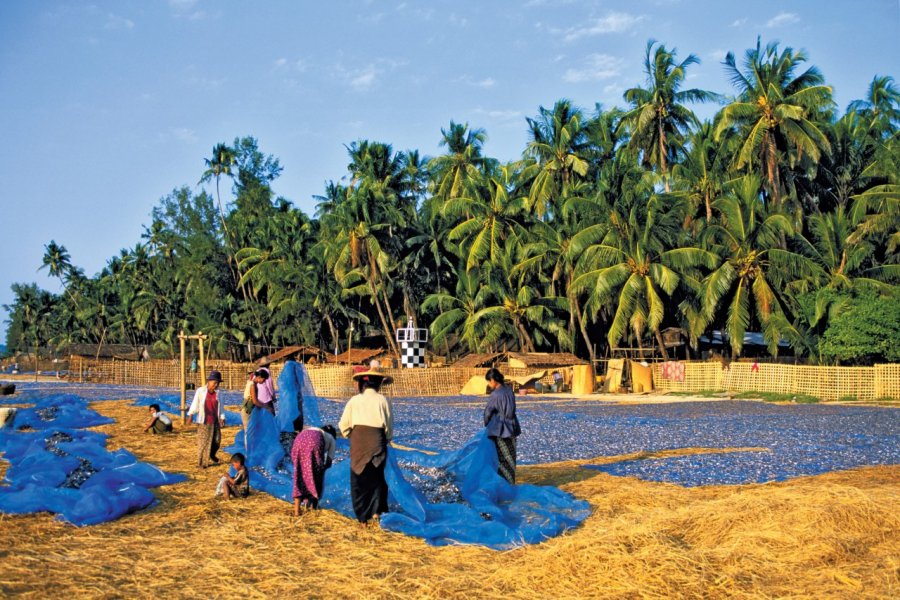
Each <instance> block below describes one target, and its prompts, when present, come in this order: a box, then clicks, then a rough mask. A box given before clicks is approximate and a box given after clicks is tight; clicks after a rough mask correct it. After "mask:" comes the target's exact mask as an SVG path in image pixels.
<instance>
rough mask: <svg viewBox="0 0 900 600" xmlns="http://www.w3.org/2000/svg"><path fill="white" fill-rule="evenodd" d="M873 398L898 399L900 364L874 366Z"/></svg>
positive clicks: (899, 395) (899, 394)
mask: <svg viewBox="0 0 900 600" xmlns="http://www.w3.org/2000/svg"><path fill="white" fill-rule="evenodd" d="M874 368H875V392H874V393H875V397H876V398H884V397H889V398H900V364H893V365H875V367H874Z"/></svg>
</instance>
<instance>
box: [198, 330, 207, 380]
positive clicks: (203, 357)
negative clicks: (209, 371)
mask: <svg viewBox="0 0 900 600" xmlns="http://www.w3.org/2000/svg"><path fill="white" fill-rule="evenodd" d="M197 339H198V340H200V375H201V376H202V377H206V355H205V354H204V353H203V340H205V339H206V336H205V335H203V332H202V331H201V332H200V333H198V334H197Z"/></svg>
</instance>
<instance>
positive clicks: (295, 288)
mask: <svg viewBox="0 0 900 600" xmlns="http://www.w3.org/2000/svg"><path fill="white" fill-rule="evenodd" d="M697 62H698V59H697V58H696V57H695V56H694V55H692V54H687V55H686V58H684V59H683V60H680V61H679V60H678V59H677V54H676V51H675V50H674V49H671V50H670V49H668V48H667V47H666V46H665V45H664V44H658V43H656V42H654V41H652V40H651V41H650V42H649V43H648V44H647V48H646V55H645V61H644V70H645V74H646V81H645V83H644V84H643V86H635V87H632V88H630V89H628V91H626V92H625V96H624V100H625V103H626V104H627V107H626V108H625V109H621V108H617V107H609V108H604V107H602V106H600V105H599V104H597V105H595V107H594V109H593V110H592V111H585V110H583V109H582V108H579V107H577V106H575V105H574V104H573V103H572V102H571V101H569V100H566V99H560V100H558V101H556V102H555V103H553V105H552V107H550V108H544V107H539V108H538V110H537V114H536V115H535V116H533V117H531V118H527V119H525V124H526V125H527V127H528V133H529V136H528V141H527V144H526V146H525V147H524V148H523V151H522V156H521V158H520V160H515V161H512V162H509V163H505V164H501V163H500V161H498V160H497V159H496V158H493V157H490V156H487V155H486V154H485V145H484V144H485V141H486V140H487V134H486V132H485V131H484V130H482V129H480V128H478V127H475V126H472V125H470V124H469V123H457V122H456V121H454V120H451V121H450V122H449V126H448V127H447V128H446V129H441V130H440V133H441V137H440V139H439V145H440V148H441V150H440V154H439V155H438V156H435V157H425V156H422V155H421V154H420V153H419V152H418V151H417V150H415V149H412V150H395V149H394V148H393V147H392V146H391V145H390V144H387V143H384V142H379V141H373V140H366V139H360V140H356V141H353V142H351V143H349V144H348V145H347V155H348V165H347V170H346V172H345V173H336V174H331V175H333V176H334V177H335V179H334V180H332V181H329V182H328V183H327V184H326V185H325V187H324V190H323V193H322V195H321V196H317V197H316V198H315V199H316V201H317V202H318V205H317V207H316V210H315V214H314V215H313V216H308V215H306V214H304V213H303V212H302V211H300V210H298V209H296V208H295V207H294V206H293V205H292V203H291V202H290V201H288V200H287V199H285V198H281V197H277V196H276V194H275V192H274V191H273V189H272V187H271V186H272V183H273V182H274V181H275V180H276V179H277V178H278V177H279V175H280V174H281V171H282V166H281V163H280V161H279V160H278V159H277V158H276V157H274V156H272V155H269V154H266V153H265V152H263V151H262V150H261V149H260V147H259V144H258V143H257V140H256V139H254V138H252V137H236V138H234V140H233V142H232V143H231V144H227V143H218V144H216V145H215V146H214V147H213V149H212V152H211V153H210V155H209V157H208V158H206V159H205V163H204V165H203V168H202V170H201V171H200V172H199V173H198V175H199V179H200V182H201V184H202V185H207V186H208V188H209V191H208V192H207V191H206V190H203V189H202V190H199V191H197V192H194V191H192V190H191V189H190V188H188V187H181V188H178V189H175V190H173V191H172V192H171V193H170V194H168V195H167V196H165V197H164V198H162V199H161V200H160V201H159V203H158V205H157V206H156V207H155V208H154V209H153V212H152V214H151V220H150V224H149V225H148V226H147V227H146V229H145V231H144V234H143V236H142V239H141V240H140V243H136V244H135V245H134V246H133V247H130V248H125V249H123V250H121V251H120V252H119V253H118V254H116V255H115V256H113V257H111V258H110V259H109V261H108V263H107V265H106V266H105V267H104V268H103V270H102V271H101V272H100V273H98V274H97V275H95V276H93V277H87V276H85V274H84V272H83V271H82V270H81V269H80V268H78V267H77V266H76V264H75V261H74V259H73V257H72V256H71V255H70V253H69V252H68V250H67V249H66V247H65V246H64V245H62V244H60V243H58V242H56V241H55V240H51V241H50V242H49V243H47V244H46V246H45V247H44V255H43V257H42V261H41V264H40V265H35V266H36V267H38V268H39V269H44V270H46V272H47V273H48V274H49V275H50V276H51V277H54V278H56V279H58V280H59V282H60V284H61V285H62V287H63V290H62V292H61V293H60V294H58V295H56V294H51V293H49V292H46V291H43V290H40V289H38V288H37V287H36V286H34V285H24V284H15V285H14V286H13V292H14V299H13V302H12V303H11V304H10V305H9V306H8V307H7V309H8V311H9V320H8V324H9V327H8V329H7V346H8V350H9V351H10V352H13V351H27V350H28V349H29V348H32V347H34V346H36V345H37V346H47V345H50V346H54V347H59V346H63V345H65V344H68V343H81V342H83V343H93V344H104V343H124V344H132V345H136V346H152V347H153V348H154V349H155V350H156V351H157V352H161V353H174V352H175V350H176V348H177V335H178V332H179V331H180V330H186V331H189V332H197V331H199V330H202V331H203V332H205V333H207V334H209V335H210V336H211V338H210V341H209V345H210V347H211V348H212V352H213V353H215V354H216V355H219V356H223V357H226V356H227V357H230V358H233V359H242V360H248V359H253V358H257V357H258V354H259V353H260V352H264V353H267V352H268V351H269V350H271V349H273V348H278V347H282V346H285V345H289V344H314V345H317V346H319V347H321V348H323V349H327V350H329V351H331V350H333V349H334V350H337V351H341V350H343V349H346V347H347V345H348V344H351V343H352V344H353V345H354V346H355V347H358V346H359V344H361V343H363V342H365V343H366V344H369V345H372V346H382V347H386V348H389V349H390V350H391V351H393V352H395V353H396V352H397V350H398V349H397V347H396V343H395V341H394V330H395V328H396V327H397V326H398V324H400V323H405V322H406V319H407V317H412V318H414V319H415V320H416V323H417V324H418V325H419V326H424V327H429V328H430V330H431V334H432V344H431V349H432V350H434V351H436V352H441V353H449V354H451V355H452V354H459V353H462V352H465V351H500V350H503V349H508V350H526V351H572V352H575V353H576V354H578V355H579V356H582V357H586V358H590V359H593V358H595V357H596V356H603V355H605V354H607V353H608V349H609V347H614V346H630V347H635V346H637V347H642V348H645V349H646V348H648V347H649V348H651V351H653V352H654V353H657V354H659V355H664V354H665V353H666V352H667V350H666V349H665V348H666V346H665V340H664V339H663V333H664V332H665V330H666V329H669V328H676V329H680V330H682V331H684V332H685V333H686V336H687V338H688V339H689V340H690V342H691V344H692V345H693V346H694V349H696V347H697V344H698V342H699V340H700V338H701V336H708V335H710V334H711V333H712V332H713V331H718V332H723V333H724V334H725V337H726V338H727V339H728V340H729V344H730V351H731V354H732V356H733V357H737V356H740V355H741V353H742V352H744V348H743V339H744V335H745V333H749V332H755V331H762V333H763V336H764V339H765V340H766V342H767V345H768V349H769V352H770V353H771V354H773V355H774V354H775V353H777V352H778V351H779V343H780V342H781V341H782V340H788V341H789V342H790V343H791V344H792V350H793V351H794V352H795V353H797V354H804V353H807V352H808V353H810V354H811V357H812V358H813V359H814V360H819V361H824V362H828V363H833V362H848V363H868V362H872V361H876V360H878V361H881V360H897V359H898V358H900V356H898V351H897V350H896V349H895V347H894V346H893V345H892V344H891V342H894V341H896V340H897V339H900V337H898V333H900V331H898V328H900V326H898V320H900V319H898V313H897V311H898V308H897V306H898V305H900V303H898V302H897V293H898V292H897V283H898V281H900V264H898V263H900V253H898V251H900V180H898V173H900V136H898V134H897V127H898V125H900V93H898V91H897V89H896V87H895V85H894V81H893V79H892V78H890V77H875V78H874V79H873V80H872V85H871V86H870V88H869V90H868V91H867V94H866V96H865V98H863V99H860V100H858V101H855V102H853V103H851V105H850V106H849V107H848V110H847V112H846V113H845V114H843V115H840V116H838V115H836V114H835V107H834V105H833V102H832V100H831V89H830V88H829V87H828V86H827V85H826V82H825V80H824V77H823V76H822V74H821V73H820V72H819V71H818V69H816V68H815V67H814V66H810V65H808V64H807V63H808V57H807V55H806V53H805V52H803V51H802V50H801V51H794V50H793V49H791V48H789V47H786V48H784V49H779V47H778V45H777V44H769V45H766V46H764V45H762V43H761V42H758V43H757V45H756V47H755V48H751V49H750V50H748V51H747V52H746V53H745V55H744V60H743V61H742V62H741V63H740V64H738V61H737V60H736V59H735V55H734V54H733V53H731V54H729V55H728V58H727V59H726V71H727V73H728V74H729V75H730V77H731V83H732V84H733V86H734V89H735V93H736V95H735V97H734V98H733V99H732V100H731V101H729V102H728V103H727V104H724V106H722V108H721V110H719V112H718V113H717V114H716V115H715V116H714V117H713V118H712V119H711V120H710V121H707V122H703V123H701V122H699V121H698V119H697V118H696V116H695V115H694V114H693V113H692V112H691V110H690V109H689V108H688V107H687V105H688V104H690V103H694V102H704V101H710V100H719V101H722V102H724V100H722V96H720V95H718V94H714V93H712V92H707V91H704V90H697V89H683V86H684V84H685V83H686V82H687V81H689V77H688V73H687V72H688V70H689V69H690V68H691V67H692V66H693V65H695V64H696V63H697ZM198 163H199V161H198ZM323 175H327V174H323ZM223 179H230V180H231V182H230V183H231V185H229V186H224V185H222V183H223ZM323 179H324V177H323ZM351 337H352V339H351ZM260 346H262V348H259V347H260ZM788 400H794V401H803V399H794V398H793V397H791V398H788Z"/></svg>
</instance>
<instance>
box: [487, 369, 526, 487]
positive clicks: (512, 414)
mask: <svg viewBox="0 0 900 600" xmlns="http://www.w3.org/2000/svg"><path fill="white" fill-rule="evenodd" d="M484 378H485V379H486V380H487V383H488V387H490V388H491V395H490V396H489V397H488V401H487V406H485V407H484V426H485V427H487V434H488V437H489V438H491V439H492V440H493V441H494V445H495V446H496V447H497V460H498V461H499V463H500V468H499V469H497V473H499V474H500V476H501V477H503V478H504V479H505V480H507V481H508V482H510V483H512V484H515V483H516V438H517V437H519V434H520V433H522V430H521V428H520V427H519V418H518V417H517V416H516V395H515V394H513V391H512V389H511V388H510V387H509V386H508V385H506V384H505V383H504V378H503V373H501V372H500V371H499V370H498V369H489V370H488V372H487V374H486V375H485V376H484Z"/></svg>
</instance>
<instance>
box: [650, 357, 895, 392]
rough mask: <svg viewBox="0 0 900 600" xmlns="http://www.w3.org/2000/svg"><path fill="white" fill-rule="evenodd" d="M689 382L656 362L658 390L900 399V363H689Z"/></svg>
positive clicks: (686, 367)
mask: <svg viewBox="0 0 900 600" xmlns="http://www.w3.org/2000/svg"><path fill="white" fill-rule="evenodd" d="M684 367H685V370H684V381H673V380H667V379H663V377H662V364H661V363H658V364H655V365H653V366H652V367H651V368H652V369H653V383H654V385H655V386H656V388H657V389H661V390H667V391H673V392H700V391H705V390H724V391H729V392H775V393H779V394H797V395H801V394H802V395H808V396H815V397H816V398H820V399H822V400H840V399H842V398H850V397H852V398H856V399H858V400H875V399H877V398H885V397H891V398H900V364H887V365H875V366H872V367H815V366H807V365H783V364H770V363H750V362H734V363H731V364H729V365H723V364H722V363H721V362H718V361H714V362H685V363H684Z"/></svg>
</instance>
